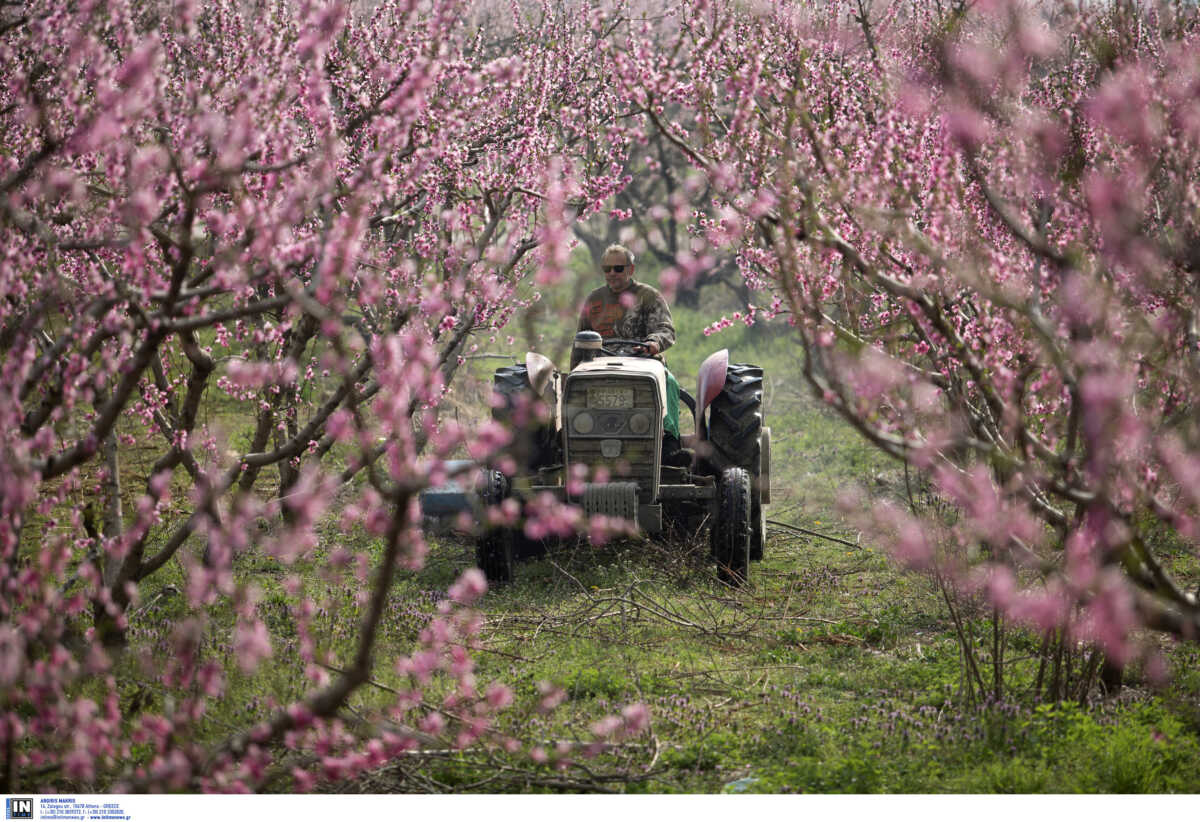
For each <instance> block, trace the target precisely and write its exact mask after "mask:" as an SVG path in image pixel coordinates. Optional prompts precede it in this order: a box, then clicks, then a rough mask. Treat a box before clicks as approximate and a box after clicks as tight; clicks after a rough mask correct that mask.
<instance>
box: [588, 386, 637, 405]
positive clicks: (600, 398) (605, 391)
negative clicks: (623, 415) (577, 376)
mask: <svg viewBox="0 0 1200 822" xmlns="http://www.w3.org/2000/svg"><path fill="white" fill-rule="evenodd" d="M587 404H588V408H633V389H632V388H613V387H610V386H589V387H588V390H587Z"/></svg>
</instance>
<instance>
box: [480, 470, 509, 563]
mask: <svg viewBox="0 0 1200 822" xmlns="http://www.w3.org/2000/svg"><path fill="white" fill-rule="evenodd" d="M507 495H508V480H507V479H506V478H505V476H504V475H503V474H501V473H500V472H499V471H488V472H486V475H485V478H484V481H483V487H482V488H481V489H480V493H479V501H480V503H481V504H482V505H483V506H484V508H485V509H487V508H491V507H493V506H496V505H499V504H500V503H501V502H503V501H504V498H505V497H506V496H507ZM515 536H516V535H515V534H514V533H513V530H512V529H511V528H505V527H495V528H492V527H485V529H484V531H483V533H481V534H480V535H479V537H478V538H477V539H476V541H475V564H476V565H478V566H479V569H480V570H481V571H483V575H484V577H486V578H487V581H488V582H495V583H501V582H511V581H512V576H513V544H514V542H515V539H514V538H515Z"/></svg>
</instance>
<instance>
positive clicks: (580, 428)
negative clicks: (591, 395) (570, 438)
mask: <svg viewBox="0 0 1200 822" xmlns="http://www.w3.org/2000/svg"><path fill="white" fill-rule="evenodd" d="M571 424H572V425H573V426H575V431H576V433H579V434H590V433H592V429H593V428H595V427H596V418H595V417H593V416H592V415H591V414H589V413H588V412H587V411H580V412H579V413H578V414H576V415H575V418H574V419H573V420H572V421H571Z"/></svg>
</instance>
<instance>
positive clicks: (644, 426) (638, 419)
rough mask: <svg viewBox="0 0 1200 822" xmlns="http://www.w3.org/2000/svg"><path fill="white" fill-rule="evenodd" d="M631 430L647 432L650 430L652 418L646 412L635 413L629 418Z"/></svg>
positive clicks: (639, 432)
mask: <svg viewBox="0 0 1200 822" xmlns="http://www.w3.org/2000/svg"><path fill="white" fill-rule="evenodd" d="M629 430H630V431H632V432H633V433H635V434H645V433H646V432H647V431H649V430H650V418H649V417H648V416H646V415H645V414H634V415H633V416H632V417H630V418H629Z"/></svg>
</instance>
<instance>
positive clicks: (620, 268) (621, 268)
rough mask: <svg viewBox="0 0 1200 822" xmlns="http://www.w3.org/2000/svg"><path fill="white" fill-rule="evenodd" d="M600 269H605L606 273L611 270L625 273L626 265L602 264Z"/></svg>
mask: <svg viewBox="0 0 1200 822" xmlns="http://www.w3.org/2000/svg"><path fill="white" fill-rule="evenodd" d="M600 270H601V271H603V272H604V273H605V274H607V273H608V272H610V271H615V272H617V273H618V274H623V273H624V272H625V266H623V265H602V266H600Z"/></svg>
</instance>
